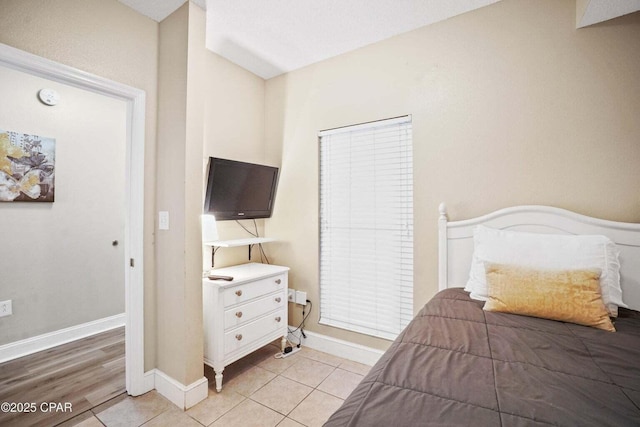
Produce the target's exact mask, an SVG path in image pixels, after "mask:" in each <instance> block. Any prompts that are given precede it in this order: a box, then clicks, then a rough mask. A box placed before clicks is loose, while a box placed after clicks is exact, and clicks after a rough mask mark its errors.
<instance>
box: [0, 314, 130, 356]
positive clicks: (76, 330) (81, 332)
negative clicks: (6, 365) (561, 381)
mask: <svg viewBox="0 0 640 427" xmlns="http://www.w3.org/2000/svg"><path fill="white" fill-rule="evenodd" d="M125 323H126V316H125V313H122V314H116V315H115V316H111V317H105V318H103V319H98V320H94V321H92V322H87V323H83V324H80V325H76V326H71V327H69V328H65V329H60V330H57V331H53V332H49V333H46V334H42V335H38V336H35V337H31V338H27V339H24V340H20V341H16V342H12V343H9V344H5V345H2V346H0V363H2V362H6V361H9V360H13V359H17V358H18V357H22V356H27V355H29V354H33V353H37V352H38V351H42V350H47V349H49V348H52V347H56V346H58V345H61V344H66V343H68V342H71V341H75V340H79V339H81V338H86V337H89V336H91V335H95V334H99V333H100V332H105V331H108V330H111V329H115V328H119V327H121V326H124V325H125Z"/></svg>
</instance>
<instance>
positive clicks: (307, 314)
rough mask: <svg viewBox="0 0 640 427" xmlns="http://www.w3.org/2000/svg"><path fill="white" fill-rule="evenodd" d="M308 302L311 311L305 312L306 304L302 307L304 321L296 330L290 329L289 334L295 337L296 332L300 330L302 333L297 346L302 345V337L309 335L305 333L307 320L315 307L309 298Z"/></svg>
mask: <svg viewBox="0 0 640 427" xmlns="http://www.w3.org/2000/svg"><path fill="white" fill-rule="evenodd" d="M307 303H308V304H309V311H308V312H307V313H306V314H305V307H306V306H303V307H302V322H300V325H298V327H297V328H295V329H294V330H291V329H289V334H291V335H293V336H294V337H295V335H294V334H295V333H296V332H298V331H300V334H301V335H302V337H301V338H298V344H296V347H300V345H301V344H302V338H305V339H306V338H307V335H306V334H305V333H304V327H305V321H306V320H307V318H308V317H309V315H310V314H311V310H312V309H313V304H312V303H311V301H309V300H307Z"/></svg>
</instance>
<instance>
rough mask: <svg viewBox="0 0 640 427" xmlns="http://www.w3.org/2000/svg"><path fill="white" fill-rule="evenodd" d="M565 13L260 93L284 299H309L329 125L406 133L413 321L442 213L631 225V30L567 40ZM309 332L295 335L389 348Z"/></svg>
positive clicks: (396, 49) (385, 55)
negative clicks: (395, 120) (509, 212)
mask: <svg viewBox="0 0 640 427" xmlns="http://www.w3.org/2000/svg"><path fill="white" fill-rule="evenodd" d="M575 10H576V4H575V1H574V0H562V1H559V0H539V1H535V2H532V1H526V0H503V1H501V2H499V3H496V4H493V5H491V6H488V7H485V8H482V9H479V10H476V11H474V12H470V13H467V14H464V15H461V16H458V17H455V18H452V19H449V20H447V21H444V22H441V23H438V24H435V25H431V26H428V27H424V28H422V29H419V30H416V31H412V32H410V33H407V34H404V35H400V36H397V37H394V38H392V39H389V40H387V41H383V42H380V43H376V44H374V45H370V46H368V47H365V48H362V49H359V50H357V51H354V52H351V53H348V54H345V55H342V56H339V57H336V58H333V59H329V60H327V61H324V62H321V63H318V64H315V65H311V66H309V67H306V68H304V69H301V70H298V71H295V72H291V73H288V74H285V75H283V76H280V77H276V78H273V79H271V80H269V81H267V84H266V120H265V123H266V130H265V137H266V147H267V158H268V159H270V160H272V161H274V162H277V161H278V159H280V160H281V162H282V175H281V179H280V184H279V188H278V201H277V203H276V210H275V212H274V216H273V218H272V219H270V220H268V221H266V231H267V234H269V235H272V236H277V237H279V238H281V239H283V240H285V241H286V244H283V245H279V246H277V247H276V250H275V252H274V262H276V263H279V264H283V265H288V266H289V267H291V272H290V286H291V287H294V288H296V289H301V290H306V291H307V292H308V297H309V299H311V300H312V301H313V302H317V301H318V299H319V295H318V192H317V188H318V178H317V176H318V172H317V170H318V166H317V165H318V155H317V152H318V149H317V133H318V131H319V130H322V129H328V128H334V127H337V126H342V125H348V124H354V123H360V122H366V121H371V120H376V119H382V118H387V117H395V116H399V115H403V114H411V115H412V117H413V129H414V131H413V143H414V162H415V163H414V182H415V192H414V194H415V203H414V206H415V212H414V222H415V237H414V239H415V244H414V246H415V249H414V262H415V293H414V307H415V309H416V310H417V309H418V308H419V307H421V306H422V305H423V304H424V303H425V302H426V301H427V300H428V299H429V298H431V296H433V294H434V293H435V292H436V291H437V224H436V222H437V216H438V204H439V203H440V202H441V201H444V202H447V204H448V206H449V211H450V218H452V219H463V218H469V217H473V216H476V215H480V214H484V213H487V212H490V211H493V210H495V209H498V208H502V207H506V206H512V205H518V204H545V205H552V206H558V207H561V208H566V209H570V210H574V211H577V212H580V213H583V214H587V215H592V216H596V217H602V218H607V219H612V220H618V221H631V222H639V221H640V192H639V191H638V182H640V168H639V167H638V165H639V164H640V144H639V143H638V135H640V120H637V117H638V112H639V111H640V80H638V76H640V55H637V52H640V15H638V14H637V13H636V14H634V15H630V16H626V17H622V18H618V19H616V20H613V21H609V22H606V23H603V24H600V25H595V26H592V27H589V28H584V29H580V30H577V31H576V30H575ZM461 285H463V284H461ZM316 307H317V305H316ZM290 313H291V314H292V316H293V320H292V321H291V322H290V323H293V322H294V321H299V320H300V319H299V316H300V313H299V312H298V311H297V310H295V309H292V310H291V311H290ZM296 319H297V320H296ZM317 320H318V311H317V310H314V313H313V314H312V315H311V319H310V321H308V322H307V324H308V329H309V330H312V331H316V332H319V333H322V334H326V335H329V336H333V337H337V338H342V339H347V340H350V341H354V342H358V343H361V344H365V345H370V346H375V347H379V348H385V347H386V346H387V345H388V342H386V341H383V340H376V339H373V338H370V337H365V336H362V335H359V334H354V333H348V332H346V331H342V330H339V329H335V328H330V327H326V326H322V325H319V324H318V323H317Z"/></svg>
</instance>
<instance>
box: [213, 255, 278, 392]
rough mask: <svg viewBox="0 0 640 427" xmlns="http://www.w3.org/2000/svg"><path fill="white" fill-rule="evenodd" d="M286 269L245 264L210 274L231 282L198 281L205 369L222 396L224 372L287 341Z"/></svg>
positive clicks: (217, 270)
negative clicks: (210, 370) (276, 342)
mask: <svg viewBox="0 0 640 427" xmlns="http://www.w3.org/2000/svg"><path fill="white" fill-rule="evenodd" d="M288 271H289V268H288V267H281V266H277V265H269V264H258V263H249V264H242V265H236V266H233V267H225V268H218V269H215V270H213V271H212V274H215V275H219V276H231V277H233V280H232V281H225V280H209V279H206V278H205V279H204V280H203V281H202V296H203V306H204V325H203V326H204V363H206V364H207V365H209V366H211V367H212V368H213V370H214V371H215V374H216V389H217V390H218V391H220V390H222V371H223V370H224V368H225V366H227V365H229V364H230V363H232V362H235V361H236V360H238V359H240V358H241V357H244V356H246V355H247V354H249V353H251V352H253V351H255V350H257V349H259V348H260V347H263V346H265V345H267V344H269V343H270V342H272V341H273V340H275V339H278V338H281V343H282V349H283V350H284V346H285V344H286V339H287V325H288V322H287V280H288V277H287V274H288Z"/></svg>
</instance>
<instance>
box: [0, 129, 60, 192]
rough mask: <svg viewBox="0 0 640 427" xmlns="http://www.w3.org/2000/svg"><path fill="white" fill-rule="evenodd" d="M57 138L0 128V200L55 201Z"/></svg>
mask: <svg viewBox="0 0 640 427" xmlns="http://www.w3.org/2000/svg"><path fill="white" fill-rule="evenodd" d="M55 147H56V140H55V139H54V138H47V137H44V136H38V135H29V134H26V133H20V132H11V131H5V130H2V129H0V202H53V200H54V189H55V186H54V178H55Z"/></svg>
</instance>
